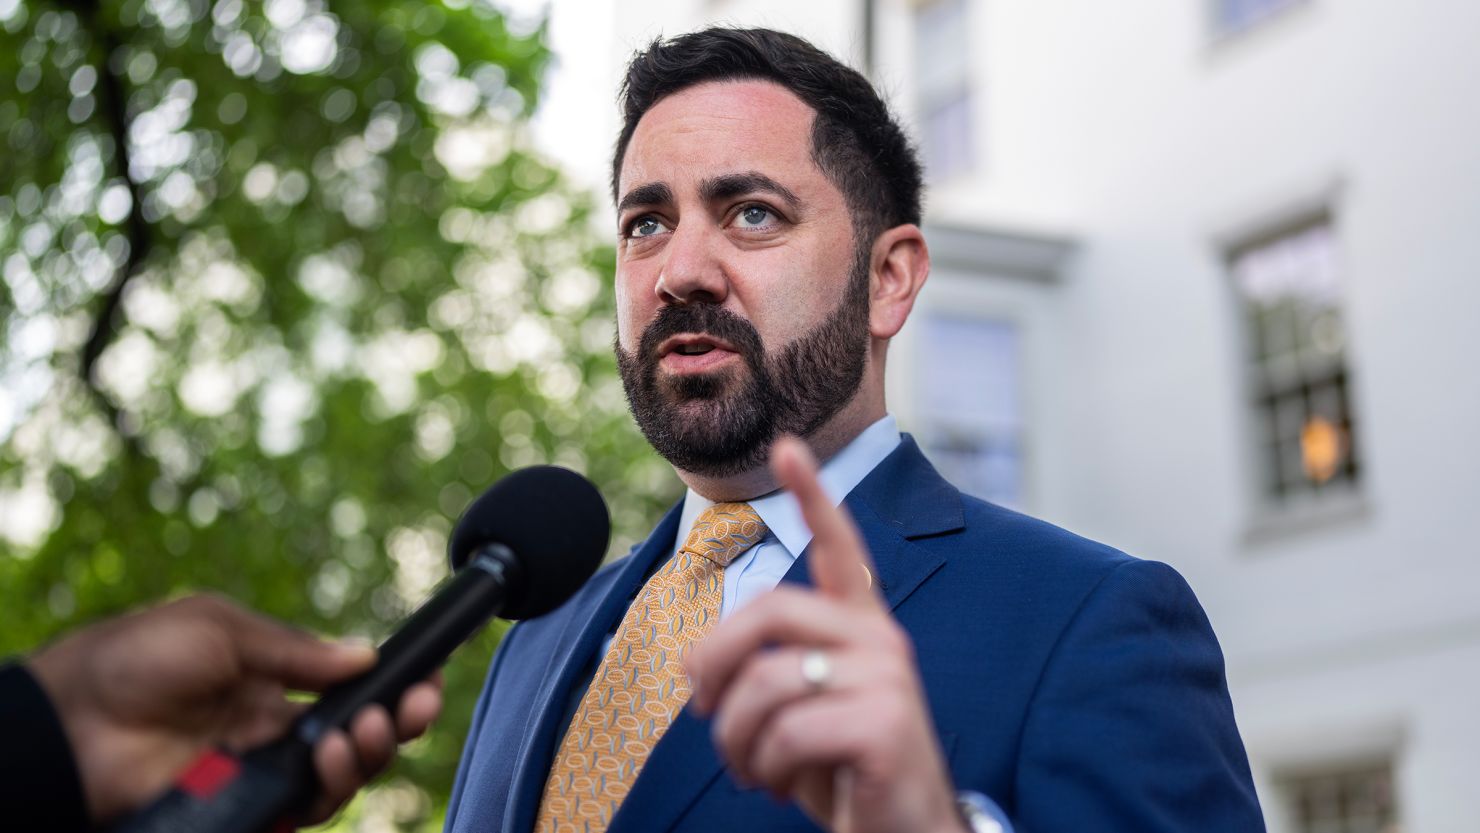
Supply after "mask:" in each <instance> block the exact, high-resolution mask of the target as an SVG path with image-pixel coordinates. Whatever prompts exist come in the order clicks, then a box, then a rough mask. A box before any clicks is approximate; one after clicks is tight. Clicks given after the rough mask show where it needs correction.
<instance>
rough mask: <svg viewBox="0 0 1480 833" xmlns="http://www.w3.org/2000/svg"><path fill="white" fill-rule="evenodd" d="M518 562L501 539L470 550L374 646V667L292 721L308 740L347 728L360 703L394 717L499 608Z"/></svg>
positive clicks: (514, 579)
mask: <svg viewBox="0 0 1480 833" xmlns="http://www.w3.org/2000/svg"><path fill="white" fill-rule="evenodd" d="M519 579H520V576H519V563H518V561H517V560H516V559H515V557H514V553H513V552H512V551H510V550H509V548H508V547H506V546H504V545H503V544H488V545H485V546H484V547H482V548H480V549H478V550H477V551H475V552H474V553H473V557H472V558H471V559H469V561H468V563H467V565H466V566H465V567H463V569H461V570H459V571H458V572H457V574H456V575H454V576H453V577H452V580H451V581H449V582H447V585H446V586H445V587H443V588H442V589H441V590H440V591H438V592H437V594H436V595H434V596H432V598H430V599H428V600H427V602H426V603H425V604H423V605H422V606H421V607H420V608H418V609H417V610H416V612H415V613H413V614H411V617H410V618H409V619H407V620H406V621H405V622H404V623H402V625H401V627H399V628H397V629H396V632H395V633H393V634H391V637H390V638H389V639H387V640H386V641H385V642H384V643H383V644H382V645H381V646H380V650H379V654H380V658H379V659H378V660H377V661H376V663H375V667H373V668H371V669H370V670H369V671H366V672H365V673H364V674H361V675H360V676H358V677H354V678H352V679H350V680H347V681H345V682H343V683H340V684H339V685H337V686H334V687H333V688H331V689H329V690H328V691H327V692H325V693H324V696H323V697H320V698H319V700H318V702H316V703H314V704H313V706H311V707H310V708H309V710H308V711H307V712H305V713H304V714H303V716H302V717H300V718H298V723H297V725H296V726H295V727H294V734H295V735H296V736H297V737H298V738H299V739H300V740H303V741H304V742H306V743H308V744H309V745H310V746H312V745H313V744H314V743H317V742H318V739H319V738H320V737H322V736H323V734H324V732H327V731H328V730H329V729H332V728H335V727H338V728H341V729H343V728H347V727H348V726H349V722H350V720H352V719H353V718H354V716H355V713H357V712H358V711H359V710H360V709H361V708H364V707H365V706H367V705H369V704H371V703H379V704H380V705H382V706H384V707H385V708H386V711H388V712H390V714H391V717H392V718H394V717H395V714H396V705H397V703H399V702H400V700H401V695H402V694H404V693H405V692H406V689H408V688H410V687H411V686H412V685H415V684H416V683H418V682H420V681H422V680H424V679H426V678H427V677H428V676H429V675H430V674H431V673H432V672H433V671H436V670H437V669H438V668H440V667H441V666H442V663H444V662H446V661H447V658H448V657H449V656H451V655H452V652H453V651H455V650H457V647H458V646H459V645H461V644H462V643H464V642H466V641H467V640H468V638H469V637H471V636H472V635H473V634H475V633H477V632H478V630H479V629H481V628H482V627H483V626H484V625H485V624H487V622H488V620H489V619H491V618H493V617H494V616H495V615H496V614H497V613H498V612H499V611H500V610H502V609H503V607H504V603H505V602H506V601H507V598H506V597H507V595H508V588H509V587H510V586H517V584H518V582H519Z"/></svg>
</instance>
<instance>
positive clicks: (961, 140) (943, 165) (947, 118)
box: [915, 0, 974, 180]
mask: <svg viewBox="0 0 1480 833" xmlns="http://www.w3.org/2000/svg"><path fill="white" fill-rule="evenodd" d="M968 12H969V7H968V5H967V2H966V0H930V2H926V3H923V4H921V5H920V6H919V7H918V8H917V10H916V12H915V79H916V89H917V92H918V96H919V111H920V112H919V118H920V149H921V151H922V152H923V153H924V156H925V172H926V174H927V175H928V176H929V177H930V178H931V179H933V180H944V179H949V178H950V177H953V176H956V175H958V174H961V173H965V172H966V171H968V170H970V168H971V166H972V163H973V161H974V159H973V157H974V154H973V151H972V136H973V130H972V121H973V113H972V110H973V105H972V95H971V86H972V85H971V60H970V55H971V50H970V38H969V29H970V26H969V25H968V16H969V15H968Z"/></svg>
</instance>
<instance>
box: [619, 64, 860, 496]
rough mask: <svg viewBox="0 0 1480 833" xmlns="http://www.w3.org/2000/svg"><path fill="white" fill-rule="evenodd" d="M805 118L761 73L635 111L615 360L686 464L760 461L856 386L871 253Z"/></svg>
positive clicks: (803, 109) (721, 467)
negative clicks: (816, 156)
mask: <svg viewBox="0 0 1480 833" xmlns="http://www.w3.org/2000/svg"><path fill="white" fill-rule="evenodd" d="M813 115H814V114H813V111H812V110H811V108H810V107H808V106H807V105H806V104H804V103H803V102H802V101H801V100H800V99H798V98H797V97H796V96H794V95H793V94H791V93H790V92H788V91H787V90H786V89H785V88H783V87H781V86H779V85H777V84H773V83H770V82H766V81H739V82H713V83H706V84H701V85H698V86H695V87H690V88H688V89H686V90H683V91H681V92H678V93H675V94H673V95H671V96H669V97H668V98H665V99H663V100H661V101H659V102H658V103H657V104H656V105H654V106H653V107H652V109H650V110H649V111H648V112H647V113H646V114H644V115H643V117H642V119H641V121H640V122H639V123H638V126H637V130H636V131H635V132H634V133H633V135H632V140H631V143H630V144H629V145H628V148H627V152H626V156H625V157H624V159H623V160H622V170H621V176H620V179H619V183H618V194H619V196H618V206H617V222H618V227H619V229H620V231H621V240H620V243H619V247H618V255H617V360H618V364H619V367H620V369H621V372H622V383H623V385H624V387H625V388H626V391H627V397H628V400H629V402H630V403H631V405H632V412H633V414H634V416H635V417H636V419H637V423H638V426H639V427H640V428H641V429H642V431H643V433H644V435H646V436H647V438H648V441H649V442H651V443H652V444H653V447H654V448H655V449H656V450H657V451H658V452H659V453H660V454H662V455H663V456H664V457H666V458H667V459H668V460H669V462H671V463H673V464H674V465H676V466H678V467H679V468H681V469H685V470H687V471H691V472H696V473H699V474H704V475H708V476H719V477H723V476H726V475H730V474H735V473H738V472H741V471H746V470H748V469H751V468H754V467H755V466H757V465H760V464H761V463H763V462H764V461H765V458H766V453H767V451H768V449H769V448H770V445H771V442H772V441H773V440H774V439H775V438H776V437H777V436H778V435H779V434H781V433H790V434H799V435H803V436H806V435H808V434H811V433H812V432H813V431H815V430H817V429H818V428H820V427H821V426H823V425H824V424H826V423H827V421H828V420H829V419H831V418H832V417H833V416H834V415H835V414H836V413H837V412H838V411H839V410H840V409H841V408H842V407H843V406H844V405H845V404H847V403H848V401H849V400H850V399H852V397H853V395H854V394H855V393H856V391H857V390H858V386H859V382H860V380H861V378H862V375H863V370H864V366H865V363H866V357H867V349H868V343H869V330H868V248H867V247H866V246H865V247H861V248H860V247H856V246H855V245H854V239H853V230H852V224H851V219H850V215H849V212H848V207H847V204H846V202H845V201H844V198H843V195H842V192H840V191H839V190H838V189H837V187H836V186H834V185H833V184H832V183H831V182H830V181H829V180H828V179H827V177H826V176H824V175H823V173H822V171H821V170H820V169H818V167H817V165H816V163H814V162H813V161H812V155H811V152H812V142H811V130H812V120H813Z"/></svg>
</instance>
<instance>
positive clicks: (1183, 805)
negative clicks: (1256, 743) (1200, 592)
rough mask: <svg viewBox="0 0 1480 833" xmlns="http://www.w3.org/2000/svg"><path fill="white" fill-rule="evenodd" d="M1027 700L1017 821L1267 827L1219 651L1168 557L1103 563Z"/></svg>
mask: <svg viewBox="0 0 1480 833" xmlns="http://www.w3.org/2000/svg"><path fill="white" fill-rule="evenodd" d="M1031 702H1032V706H1031V707H1030V711H1029V713H1028V716H1027V720H1026V722H1025V724H1024V728H1023V737H1022V746H1021V758H1020V760H1019V768H1018V782H1017V795H1016V796H1015V799H1016V801H1015V802H1014V803H1015V804H1016V811H1017V812H1016V813H1015V814H1014V816H1015V817H1014V822H1015V824H1016V827H1017V831H1018V833H1051V831H1063V830H1081V829H1094V830H1100V831H1124V833H1182V831H1188V830H1197V831H1202V833H1217V832H1218V831H1228V833H1235V831H1237V833H1251V831H1262V830H1263V829H1264V822H1263V818H1262V814H1261V813H1260V811H1259V804H1258V801H1257V799H1256V797H1255V795H1254V791H1253V787H1252V780H1251V778H1250V774H1249V763H1248V758H1247V757H1246V756H1245V754H1244V748H1243V743H1242V741H1241V740H1240V738H1239V735H1238V729H1237V727H1236V725H1235V723H1234V716H1233V704H1232V702H1231V701H1230V700H1229V697H1228V687H1227V682H1226V680H1225V677H1224V670H1223V655H1222V652H1221V651H1220V650H1219V648H1218V643H1217V640H1216V638H1215V637H1214V636H1213V630H1212V627H1211V625H1209V623H1208V620H1207V617H1206V616H1205V615H1204V614H1203V611H1202V608H1201V606H1200V605H1199V604H1198V602H1197V599H1196V598H1195V597H1194V596H1193V594H1192V590H1191V589H1190V588H1189V587H1188V586H1187V584H1186V582H1185V581H1183V580H1182V577H1181V576H1180V575H1178V574H1177V573H1176V571H1174V570H1173V569H1172V568H1170V567H1168V566H1166V565H1164V564H1158V563H1156V562H1150V561H1133V562H1128V563H1125V564H1122V565H1120V566H1119V567H1117V568H1115V569H1113V570H1111V571H1110V572H1109V573H1108V574H1107V576H1106V577H1105V578H1104V579H1103V580H1102V581H1101V582H1100V583H1099V585H1098V586H1097V587H1096V588H1095V589H1094V590H1093V591H1092V592H1091V593H1090V594H1089V595H1088V596H1087V597H1086V598H1085V600H1084V602H1083V603H1082V604H1081V605H1080V607H1079V610H1078V611H1077V612H1076V613H1075V615H1074V617H1073V618H1072V619H1071V620H1070V623H1069V624H1068V626H1067V627H1066V628H1065V630H1064V632H1063V634H1062V635H1061V636H1060V638H1059V640H1058V643H1057V645H1056V646H1055V648H1054V650H1053V652H1052V653H1051V655H1050V658H1049V660H1048V664H1047V665H1046V666H1045V668H1044V671H1043V676H1042V678H1041V679H1040V681H1039V684H1038V687H1037V693H1036V695H1035V696H1034V697H1033V699H1032V701H1031Z"/></svg>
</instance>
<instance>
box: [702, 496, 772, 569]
mask: <svg viewBox="0 0 1480 833" xmlns="http://www.w3.org/2000/svg"><path fill="white" fill-rule="evenodd" d="M765 536H766V522H765V521H763V520H761V516H760V515H757V514H756V512H755V510H754V509H752V508H750V504H748V503H716V504H715V505H713V506H711V507H709V508H708V509H705V510H704V511H703V512H700V513H699V517H698V519H697V520H695V521H694V528H693V530H692V531H691V532H689V537H688V538H686V539H684V542H683V549H684V551H685V552H691V553H693V554H695V555H698V556H702V557H704V558H707V559H709V560H710V561H713V562H714V563H716V564H718V565H719V566H721V567H728V566H730V562H731V561H734V560H735V557H736V556H738V555H739V554H740V553H742V552H745V551H746V550H748V549H750V548H751V547H753V546H755V543H756V542H757V541H759V540H760V539H762V538H764V537H765Z"/></svg>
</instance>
